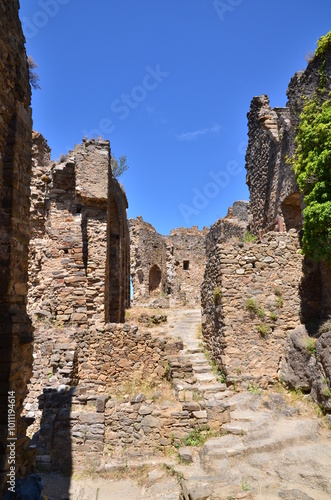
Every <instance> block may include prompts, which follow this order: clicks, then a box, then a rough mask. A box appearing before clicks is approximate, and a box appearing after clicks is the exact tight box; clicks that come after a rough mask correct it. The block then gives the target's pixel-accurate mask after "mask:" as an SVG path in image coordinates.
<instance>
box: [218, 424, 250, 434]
mask: <svg viewBox="0 0 331 500" xmlns="http://www.w3.org/2000/svg"><path fill="white" fill-rule="evenodd" d="M249 429H250V423H249V422H241V423H240V424H239V423H236V422H234V423H229V424H223V425H222V430H224V431H227V432H228V433H229V434H235V435H239V436H244V435H245V434H247V432H248V431H249Z"/></svg>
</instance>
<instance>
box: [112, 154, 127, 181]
mask: <svg viewBox="0 0 331 500" xmlns="http://www.w3.org/2000/svg"><path fill="white" fill-rule="evenodd" d="M128 168H129V165H128V164H127V161H126V155H123V156H120V157H119V159H117V158H116V156H112V158H111V169H112V171H113V175H114V177H116V179H118V178H119V177H120V176H121V175H123V174H124V172H126V171H127V170H128Z"/></svg>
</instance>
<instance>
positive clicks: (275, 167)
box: [246, 49, 331, 322]
mask: <svg viewBox="0 0 331 500" xmlns="http://www.w3.org/2000/svg"><path fill="white" fill-rule="evenodd" d="M322 79H323V85H324V86H325V92H323V93H321V92H320V93H319V95H320V98H321V99H323V98H325V99H326V98H327V97H328V95H329V92H330V91H331V50H330V49H328V50H327V51H326V52H325V54H324V55H323V56H322V57H316V56H315V57H314V58H313V59H312V60H311V61H310V62H309V64H308V66H307V68H306V70H304V71H301V72H297V73H296V74H295V75H294V76H293V78H292V79H291V81H290V83H289V86H288V89H287V92H286V93H287V97H288V102H287V105H286V107H285V108H274V109H271V107H270V105H269V99H268V97H267V96H266V95H263V96H260V97H254V98H253V100H252V102H251V107H250V111H249V113H248V115H247V117H248V136H249V142H248V148H247V153H246V169H247V184H248V186H249V189H250V205H251V213H252V221H251V230H252V232H253V234H257V233H258V231H259V230H262V231H267V230H272V229H274V228H275V227H276V226H277V218H278V217H281V219H282V220H283V224H284V227H285V229H286V230H289V229H291V228H295V229H297V230H300V229H302V210H303V208H304V204H303V200H302V196H301V195H300V193H299V189H298V186H297V184H296V182H295V178H294V173H293V170H292V167H291V165H290V164H289V162H288V159H289V158H291V157H292V156H293V154H294V152H295V142H294V141H295V136H296V128H297V126H298V125H299V117H300V113H301V112H302V110H303V106H304V103H305V102H306V100H307V99H313V98H314V96H315V95H316V92H317V91H318V88H319V87H320V84H321V80H322ZM330 283H331V266H330V265H327V264H326V263H321V264H320V265H318V266H316V265H315V264H314V263H313V262H311V261H310V260H309V259H305V262H304V268H303V283H302V288H304V287H306V286H307V287H308V288H309V289H311V290H308V289H307V291H306V292H305V293H306V294H308V296H309V297H308V299H307V300H306V298H305V297H304V298H303V302H305V303H304V305H303V306H302V320H303V321H304V322H308V321H311V320H314V319H316V318H317V317H318V316H321V317H324V318H327V317H328V316H330V315H331V293H330ZM314 294H315V296H318V297H319V299H318V301H315V306H314V305H313V302H314V300H313V299H312V296H313V295H314Z"/></svg>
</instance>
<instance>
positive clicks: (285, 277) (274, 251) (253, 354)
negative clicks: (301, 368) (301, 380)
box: [202, 223, 302, 387]
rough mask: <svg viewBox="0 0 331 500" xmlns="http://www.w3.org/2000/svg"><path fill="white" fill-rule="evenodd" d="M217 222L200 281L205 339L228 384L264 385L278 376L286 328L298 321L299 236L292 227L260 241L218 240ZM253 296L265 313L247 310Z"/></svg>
mask: <svg viewBox="0 0 331 500" xmlns="http://www.w3.org/2000/svg"><path fill="white" fill-rule="evenodd" d="M218 225H219V223H218ZM218 225H216V226H215V227H212V229H211V232H210V236H209V238H208V243H207V252H208V255H209V259H208V263H207V268H206V273H205V278H204V282H203V285H202V296H203V301H202V309H203V316H202V331H203V339H204V343H205V345H206V347H207V349H208V350H209V352H210V353H211V354H212V357H213V359H215V360H216V361H217V363H218V364H219V366H220V367H221V369H222V371H223V373H224V374H225V375H226V377H227V383H230V384H233V383H235V384H238V385H242V386H243V387H248V386H249V385H252V384H259V385H261V386H263V387H266V386H268V384H272V383H274V382H276V381H277V380H278V379H279V373H280V369H281V363H282V360H283V359H284V345H285V342H286V334H287V332H288V330H290V329H293V328H295V327H296V326H298V325H299V324H300V295H299V284H300V279H301V267H302V256H301V255H300V253H299V249H300V245H299V239H298V235H297V233H296V231H295V230H294V229H292V230H290V232H288V233H274V232H272V233H268V234H267V235H265V236H264V237H263V239H262V241H261V242H260V241H257V242H251V243H249V242H243V241H240V240H239V241H238V239H234V240H232V241H231V240H230V239H227V240H226V241H224V240H223V241H222V239H220V238H219V235H218V234H217V232H218V231H219V228H218ZM215 233H216V237H215V236H214V234H215ZM252 299H253V300H254V301H255V303H256V304H257V306H258V308H259V310H260V311H263V312H260V313H259V314H256V313H254V312H253V311H252V310H247V301H248V300H252ZM259 328H263V330H262V332H261V333H260V331H259Z"/></svg>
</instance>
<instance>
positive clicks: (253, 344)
mask: <svg viewBox="0 0 331 500" xmlns="http://www.w3.org/2000/svg"><path fill="white" fill-rule="evenodd" d="M323 61H324V62H323ZM323 67H324V69H323ZM322 74H323V77H324V79H325V86H326V92H325V94H323V95H325V96H326V97H327V96H328V94H329V91H330V90H331V78H330V76H331V51H330V50H328V51H327V53H326V54H325V55H324V56H323V58H322V59H321V58H318V57H315V58H314V59H313V60H312V61H311V62H310V63H309V64H308V67H307V69H306V70H305V71H303V72H300V73H296V75H295V76H294V77H293V78H292V80H291V82H290V84H289V87H288V90H287V95H288V103H287V106H286V108H274V109H271V107H270V105H269V99H268V97H267V96H266V95H263V96H260V97H254V98H253V100H252V103H251V107H250V111H249V113H248V115H247V116H248V129H249V131H248V135H249V143H248V148H247V153H246V169H247V184H248V186H249V189H250V212H251V216H250V221H249V222H250V224H249V229H250V231H251V232H252V233H253V234H255V235H259V238H261V241H257V242H251V243H248V242H247V243H244V242H241V243H239V244H238V241H236V240H235V241H232V242H230V241H226V240H225V238H224V237H223V232H224V229H225V228H224V224H225V220H221V221H219V222H218V223H216V224H215V225H214V226H213V227H212V228H211V231H210V234H209V236H208V238H207V267H206V273H205V278H204V282H203V285H202V309H203V336H204V341H205V343H206V346H207V348H208V350H209V351H210V352H211V354H212V356H213V358H214V359H215V360H216V361H217V362H218V363H219V364H220V366H221V367H222V369H223V370H224V372H225V374H226V375H227V380H228V381H229V382H230V383H242V384H243V385H246V386H247V385H249V384H251V383H254V382H258V383H260V384H261V385H268V384H269V383H273V382H275V381H277V380H279V379H280V378H281V379H282V380H283V381H284V382H285V383H286V384H287V385H289V386H290V387H294V388H301V389H303V390H304V391H306V392H310V393H311V396H312V397H313V399H315V400H317V401H318V402H319V403H321V404H322V405H323V407H324V409H325V410H326V411H330V410H331V402H330V398H329V397H326V394H327V393H328V391H327V388H330V384H331V378H330V376H331V373H330V367H329V364H330V363H329V359H330V356H331V344H330V333H329V332H325V333H323V334H322V335H320V337H319V338H318V339H317V340H315V339H314V338H313V339H310V340H309V338H310V337H314V336H315V337H316V329H315V330H314V331H312V329H311V327H310V326H309V324H310V323H312V322H316V321H317V322H318V321H320V320H321V319H323V318H324V319H325V318H330V316H331V290H330V283H331V267H330V265H327V264H326V263H320V264H318V263H314V262H312V261H310V260H309V259H307V258H303V257H302V256H301V255H300V253H299V249H300V230H301V229H302V209H303V202H302V196H301V195H300V193H299V190H298V187H297V185H296V182H295V178H294V173H293V171H292V169H291V167H290V165H289V163H288V161H287V158H288V157H289V158H290V157H291V156H292V155H293V153H294V149H295V143H294V139H295V130H296V127H297V125H298V124H299V116H300V113H301V111H302V109H303V104H304V100H305V98H309V99H311V98H313V96H314V95H315V93H316V90H317V88H318V87H319V84H320V79H321V76H322ZM273 230H280V231H281V230H285V231H287V232H284V233H282V232H278V233H277V232H270V231H273ZM276 290H277V293H281V298H282V300H283V306H282V307H281V308H277V307H275V304H276V303H277V300H279V299H277V294H275V291H276ZM216 292H219V294H218V293H217V294H216V295H215V293H216ZM250 297H252V298H256V300H257V301H258V303H259V306H260V307H261V309H263V310H264V311H265V312H266V316H265V318H260V317H259V316H258V315H256V314H253V313H250V312H249V311H248V310H246V306H245V304H246V300H247V299H248V298H250ZM270 313H273V317H275V314H276V315H277V320H273V319H271V318H270ZM301 323H307V324H308V325H307V327H305V326H304V325H301ZM261 324H264V325H266V327H267V329H265V328H264V330H262V331H266V332H267V334H266V335H265V334H263V335H261V333H259V332H258V326H259V325H261ZM260 331H261V328H260ZM318 335H319V334H317V336H318ZM311 341H313V342H315V341H316V343H315V352H316V354H317V356H314V355H313V354H312V353H310V352H309V351H308V349H307V345H308V343H309V342H311Z"/></svg>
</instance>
